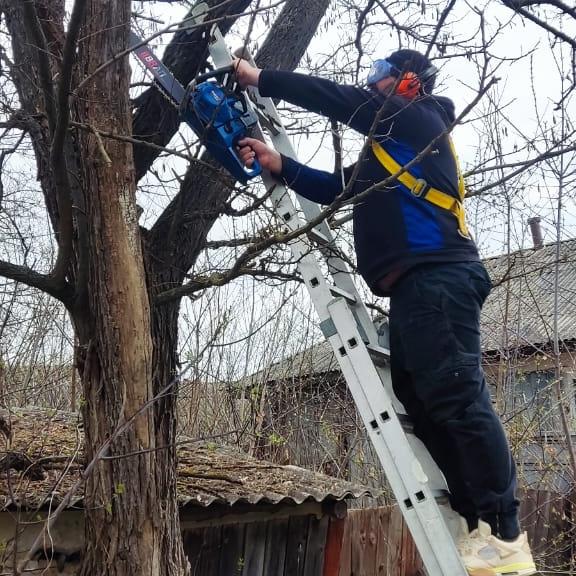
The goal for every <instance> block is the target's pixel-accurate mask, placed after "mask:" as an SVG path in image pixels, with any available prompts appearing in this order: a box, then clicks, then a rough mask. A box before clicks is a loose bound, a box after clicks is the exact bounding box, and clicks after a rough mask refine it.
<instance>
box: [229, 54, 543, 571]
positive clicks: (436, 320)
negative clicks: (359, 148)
mask: <svg viewBox="0 0 576 576" xmlns="http://www.w3.org/2000/svg"><path fill="white" fill-rule="evenodd" d="M235 65H236V75H237V79H238V82H239V83H240V85H241V86H243V87H247V86H255V87H257V88H258V89H259V91H260V93H261V94H262V96H269V97H272V98H281V99H284V100H286V101H288V102H291V103H292V104H295V105H297V106H301V107H302V108H305V109H307V110H310V111H312V112H316V113H319V114H322V115H324V116H327V117H329V118H331V119H334V120H337V121H339V122H342V123H344V124H347V125H348V126H350V127H351V128H353V129H355V130H357V131H358V132H360V133H361V134H363V135H364V136H371V138H372V140H371V142H370V149H369V150H368V151H367V153H366V154H364V155H363V156H362V157H361V158H359V159H358V162H357V164H359V165H354V166H351V167H349V168H347V169H345V170H344V175H343V176H344V178H342V175H340V174H332V173H328V172H323V171H320V170H315V169H312V168H309V167H307V166H304V165H302V164H300V163H298V162H296V161H295V160H294V159H291V158H288V157H287V156H284V155H281V154H279V153H278V152H276V151H275V150H274V149H272V148H269V147H268V146H266V145H265V144H264V143H263V142H260V141H259V140H254V139H251V138H247V139H245V140H243V141H241V143H240V144H241V148H240V153H241V156H242V158H243V160H244V162H245V163H246V165H247V166H250V165H251V163H252V162H253V160H254V158H257V159H258V160H259V162H260V164H261V165H262V167H263V168H265V169H267V170H269V171H270V172H272V174H274V175H276V176H277V177H278V178H280V179H282V180H283V181H284V182H285V184H286V185H288V186H290V187H291V188H292V189H293V190H295V191H296V192H297V193H298V194H300V195H301V196H304V197H305V198H308V199H309V200H312V201H314V202H318V203H320V204H326V205H327V204H330V203H331V202H332V201H333V200H334V199H335V197H336V196H338V195H339V194H340V193H342V191H343V190H344V186H346V187H347V188H346V190H347V192H348V193H349V194H350V196H356V195H359V194H361V193H362V192H363V191H365V190H367V189H368V188H370V187H372V186H374V185H375V184H376V183H379V182H383V181H385V180H386V179H387V178H389V176H390V175H391V174H394V173H396V172H398V171H399V170H400V167H401V166H404V165H405V164H407V163H408V162H410V161H411V160H413V159H414V158H415V157H416V156H417V155H418V154H419V153H420V152H421V151H422V150H424V149H425V148H426V147H427V146H428V145H429V144H430V143H431V142H434V145H433V147H432V149H431V150H430V151H429V153H427V154H426V155H424V156H423V157H422V158H419V159H418V161H417V162H415V163H414V165H411V166H410V168H409V170H407V171H405V172H404V173H403V174H401V175H400V176H398V178H397V179H396V180H394V181H393V182H391V183H388V184H387V185H386V186H381V187H380V188H378V189H376V190H373V191H371V192H370V193H368V194H367V195H366V196H364V197H362V198H360V199H359V201H358V202H356V203H355V204H354V241H355V247H356V254H357V265H358V270H359V272H360V274H361V275H362V277H363V278H364V280H365V281H366V282H367V284H368V285H369V287H370V288H371V290H372V291H373V292H374V293H375V294H377V295H379V296H389V297H390V353H391V372H392V382H393V387H394V392H395V394H396V396H397V397H398V399H399V400H400V401H401V402H402V403H403V404H404V406H405V408H406V410H407V412H408V414H409V415H410V416H411V417H412V419H413V423H414V429H415V433H416V434H417V435H418V436H419V438H420V439H421V440H422V441H423V442H424V443H425V445H426V447H427V448H428V450H429V452H430V453H431V455H432V456H433V458H434V459H435V460H436V462H437V464H438V465H439V467H440V468H441V470H442V472H443V473H444V475H445V477H446V481H447V483H448V486H449V489H450V493H451V504H452V507H453V508H454V510H455V511H457V512H458V513H459V514H460V515H461V516H462V517H463V518H465V520H466V521H465V522H464V521H463V530H462V534H461V538H460V541H459V543H458V549H459V552H460V554H461V556H462V560H463V563H464V565H465V567H466V569H467V571H468V573H469V574H472V575H475V576H484V575H495V576H497V575H502V574H507V575H511V574H516V575H529V574H534V573H535V572H536V568H535V565H534V561H533V558H532V554H531V552H530V547H529V544H528V542H527V540H526V534H525V533H522V534H521V533H520V527H519V523H518V506H519V503H518V500H517V499H516V495H515V492H516V471H515V466H514V462H513V459H512V456H511V453H510V448H509V446H508V442H507V439H506V436H505V433H504V430H503V427H502V425H501V423H500V420H499V418H498V416H497V415H496V413H495V412H494V409H493V407H492V403H491V400H490V395H489V393H488V389H487V386H486V381H485V379H484V374H483V371H482V367H481V348H480V311H481V308H482V304H483V303H484V300H485V299H486V297H487V296H488V294H489V292H490V288H491V282H490V278H489V276H488V274H487V272H486V270H485V268H484V266H483V264H482V262H481V261H480V258H479V256H478V251H477V248H476V246H475V243H474V241H473V240H472V238H471V237H470V234H469V232H468V229H467V227H466V221H465V217H464V207H463V200H464V183H463V180H462V177H461V175H460V172H459V168H458V161H457V159H456V156H455V153H454V149H453V147H452V143H451V139H450V137H449V135H448V134H447V128H448V126H449V125H450V124H451V123H452V122H453V121H454V106H453V103H452V102H451V101H450V100H449V99H447V98H444V97H440V96H432V91H433V89H434V83H435V80H436V72H437V70H436V68H434V67H433V66H432V64H431V63H430V61H429V60H428V59H427V58H426V57H424V56H423V55H422V54H420V53H419V52H416V51H414V50H399V51H397V52H394V53H393V54H391V55H390V56H389V57H388V58H386V59H382V60H376V61H375V62H374V65H373V67H372V69H371V71H370V74H369V76H368V81H367V85H368V89H365V88H360V87H356V86H343V85H339V84H336V83H334V82H331V81H329V80H325V79H321V78H314V77H310V76H305V75H301V74H296V73H291V72H283V71H272V70H260V69H258V68H255V67H253V66H251V65H250V64H249V63H248V62H246V61H244V60H237V61H236V63H235ZM353 175H354V180H353V181H351V178H352V176H353ZM343 180H344V183H343ZM464 526H465V528H464Z"/></svg>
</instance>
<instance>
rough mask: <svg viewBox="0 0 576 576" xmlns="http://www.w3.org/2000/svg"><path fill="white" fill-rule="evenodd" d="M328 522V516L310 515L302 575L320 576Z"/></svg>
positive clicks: (322, 567)
mask: <svg viewBox="0 0 576 576" xmlns="http://www.w3.org/2000/svg"><path fill="white" fill-rule="evenodd" d="M329 523H330V518H329V517H328V516H323V517H322V518H318V517H317V516H311V517H310V523H309V524H308V542H307V543H306V558H305V560H304V576H322V572H323V569H324V552H325V550H326V537H327V536H328V524H329Z"/></svg>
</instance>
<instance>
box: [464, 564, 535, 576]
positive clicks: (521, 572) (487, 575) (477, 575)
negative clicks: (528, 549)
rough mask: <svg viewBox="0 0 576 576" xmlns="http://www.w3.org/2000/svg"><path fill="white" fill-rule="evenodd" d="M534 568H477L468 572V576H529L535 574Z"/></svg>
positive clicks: (532, 566)
mask: <svg viewBox="0 0 576 576" xmlns="http://www.w3.org/2000/svg"><path fill="white" fill-rule="evenodd" d="M537 573H538V570H536V566H534V565H531V566H530V565H529V566H523V567H520V566H518V567H516V566H511V567H510V568H507V567H506V566H504V567H503V568H500V569H498V568H478V569H476V570H474V569H472V570H468V574H469V575H470V576H530V575H531V574H537Z"/></svg>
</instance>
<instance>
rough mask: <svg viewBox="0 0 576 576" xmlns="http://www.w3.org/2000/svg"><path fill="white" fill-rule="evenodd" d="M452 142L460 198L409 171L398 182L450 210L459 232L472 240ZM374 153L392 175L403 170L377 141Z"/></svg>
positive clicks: (461, 180)
mask: <svg viewBox="0 0 576 576" xmlns="http://www.w3.org/2000/svg"><path fill="white" fill-rule="evenodd" d="M449 141H450V149H451V150H452V154H453V155H454V160H455V162H456V170H457V173H458V196H459V197H458V198H454V196H450V194H446V192H442V190H438V189H437V188H433V187H432V186H429V185H428V182H426V180H424V179H423V178H416V177H415V176H413V175H412V174H410V172H408V170H406V171H404V172H402V174H400V176H398V177H397V180H398V181H399V182H400V183H401V184H403V185H404V186H406V188H408V190H410V192H412V194H414V196H416V197H418V198H423V199H424V200H428V202H430V203H432V204H434V205H435V206H438V207H440V208H443V209H444V210H448V212H450V213H451V214H453V215H454V216H455V217H456V219H457V220H458V232H459V233H460V235H461V236H463V237H464V238H468V239H470V233H469V232H468V226H466V215H465V213H464V204H463V201H464V195H465V193H466V189H465V186H464V178H463V177H462V172H461V171H460V164H459V162H458V158H457V156H456V150H455V149H454V143H453V142H452V139H451V138H449ZM372 151H373V152H374V155H375V156H376V158H377V159H378V161H379V162H380V164H382V166H384V168H385V169H386V170H387V171H388V172H389V173H390V174H396V173H397V172H399V171H400V170H401V169H402V166H401V165H400V164H398V162H396V160H394V158H392V156H390V154H389V153H388V152H387V151H386V150H385V149H384V148H383V147H382V146H381V145H380V144H378V142H376V141H375V140H372Z"/></svg>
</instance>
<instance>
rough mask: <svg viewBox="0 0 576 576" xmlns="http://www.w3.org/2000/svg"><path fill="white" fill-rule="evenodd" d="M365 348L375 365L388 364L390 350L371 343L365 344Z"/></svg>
mask: <svg viewBox="0 0 576 576" xmlns="http://www.w3.org/2000/svg"><path fill="white" fill-rule="evenodd" d="M366 348H367V349H368V353H369V354H370V357H371V358H372V360H373V361H374V364H376V366H388V365H389V364H390V350H388V348H382V346H374V345H373V344H367V345H366Z"/></svg>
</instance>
